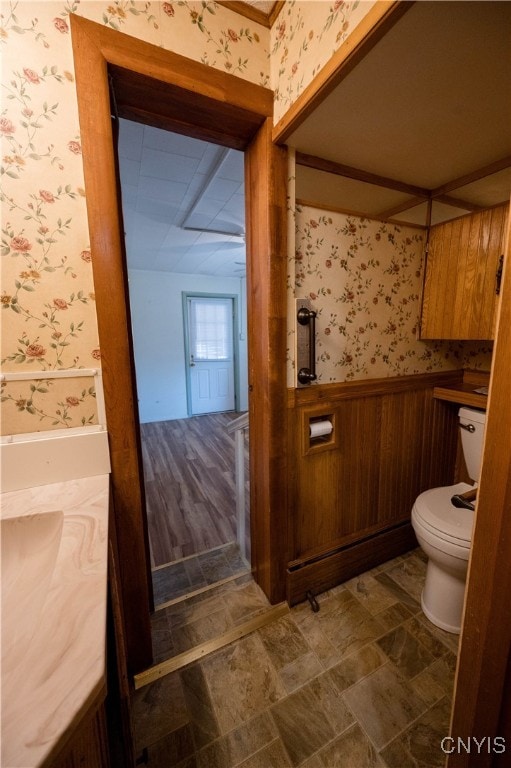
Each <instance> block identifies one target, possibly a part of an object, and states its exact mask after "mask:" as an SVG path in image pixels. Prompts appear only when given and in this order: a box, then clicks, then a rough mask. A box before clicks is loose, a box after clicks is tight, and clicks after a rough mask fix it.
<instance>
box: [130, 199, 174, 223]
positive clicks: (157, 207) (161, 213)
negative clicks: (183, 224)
mask: <svg viewBox="0 0 511 768" xmlns="http://www.w3.org/2000/svg"><path fill="white" fill-rule="evenodd" d="M136 210H137V211H138V212H139V213H143V214H144V215H145V216H147V217H149V218H150V219H153V220H154V221H159V222H161V223H165V224H167V226H171V225H172V224H175V219H176V218H177V216H178V214H179V206H178V205H177V204H176V203H168V202H166V201H164V200H155V199H154V198H150V197H143V196H142V195H139V196H138V199H137V204H136Z"/></svg>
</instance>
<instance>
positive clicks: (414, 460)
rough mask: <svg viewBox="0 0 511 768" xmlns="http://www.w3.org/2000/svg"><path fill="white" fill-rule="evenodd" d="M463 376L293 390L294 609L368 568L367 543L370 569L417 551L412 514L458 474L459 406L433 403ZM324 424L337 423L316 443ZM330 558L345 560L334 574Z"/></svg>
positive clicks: (290, 411)
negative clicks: (316, 424) (360, 549)
mask: <svg viewBox="0 0 511 768" xmlns="http://www.w3.org/2000/svg"><path fill="white" fill-rule="evenodd" d="M461 375H462V374H461V372H454V373H452V372H451V373H447V374H426V375H417V376H405V377H399V378H393V379H380V380H371V381H366V382H350V383H345V384H334V385H331V384H327V385H318V386H313V387H310V388H307V389H302V390H296V391H293V392H290V393H289V399H288V418H289V425H288V429H289V457H290V461H291V464H292V466H291V482H290V489H291V490H290V493H291V499H290V507H289V509H290V534H291V551H292V554H291V558H290V564H289V568H288V598H289V599H290V601H291V602H296V601H297V600H298V599H303V596H304V594H305V592H306V591H307V588H309V589H311V590H312V591H313V592H315V591H316V592H317V591H321V590H322V589H325V588H327V586H328V585H329V586H331V585H332V584H331V583H330V584H329V582H331V581H332V580H333V579H335V578H336V576H338V577H342V578H349V577H350V575H354V573H352V571H356V569H357V568H358V569H359V570H360V569H361V570H365V568H363V567H362V568H361V562H360V556H359V555H355V553H354V547H357V546H359V545H360V544H361V543H362V542H365V545H364V556H363V560H364V563H367V567H371V566H372V565H373V564H375V562H376V561H378V560H379V561H380V562H381V561H383V560H384V559H388V558H389V557H392V556H394V555H395V554H397V553H398V550H400V551H404V549H407V548H409V547H410V546H413V545H414V538H413V533H412V531H411V527H410V515H411V509H412V506H413V503H414V501H415V499H416V497H417V496H418V494H419V493H421V492H422V491H424V490H426V489H427V488H432V487H435V486H439V485H449V484H450V483H452V482H453V481H454V475H455V466H456V448H457V431H458V430H457V423H458V421H457V410H458V407H457V406H456V405H455V404H454V403H448V402H445V401H443V400H438V399H436V398H434V397H433V388H434V386H435V385H438V384H440V383H443V384H446V383H449V382H450V383H456V381H457V380H459V378H460V376H461ZM320 417H324V418H328V419H330V420H332V422H333V426H334V428H333V432H332V434H331V435H329V436H328V437H327V438H326V439H321V440H320V441H318V442H317V443H315V441H311V440H310V438H309V422H310V420H311V419H313V420H314V419H317V418H320ZM392 531H394V532H395V533H394V534H393V535H390V534H391V532H392ZM371 542H372V543H371ZM384 542H385V544H384ZM342 552H344V553H345V555H344V557H342ZM348 553H349V554H348ZM340 554H341V557H339V556H340ZM332 557H333V558H335V559H336V562H337V563H338V567H336V568H334V569H332V565H331V563H330V564H328V562H326V561H328V559H329V558H332ZM351 560H352V561H353V563H352V565H350V564H349V563H350V562H351ZM347 563H348V565H346V564H347ZM362 565H363V563H362ZM304 568H306V571H305V572H304V571H303V569H304ZM304 573H308V577H307V578H304ZM346 574H348V575H346ZM339 580H341V578H339Z"/></svg>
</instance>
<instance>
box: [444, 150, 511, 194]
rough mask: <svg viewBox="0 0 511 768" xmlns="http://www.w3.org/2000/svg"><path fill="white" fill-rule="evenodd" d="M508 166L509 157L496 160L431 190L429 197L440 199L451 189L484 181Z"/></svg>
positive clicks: (510, 161)
mask: <svg viewBox="0 0 511 768" xmlns="http://www.w3.org/2000/svg"><path fill="white" fill-rule="evenodd" d="M510 166H511V156H508V157H503V158H502V160H497V161H496V162H494V163H490V164H489V165H484V166H483V167H482V168H479V169H478V170H477V171H472V173H467V174H466V175H465V176H460V177H459V178H457V179H453V181H449V182H447V184H443V185H442V186H441V187H437V188H436V189H432V190H431V196H432V197H434V198H438V197H441V196H442V195H446V194H447V193H448V192H451V191H452V190H453V189H459V188H460V187H465V186H466V185H467V184H472V182H474V181H479V179H484V177H485V176H491V175H492V174H494V173H498V172H499V171H504V170H505V169H506V168H509V167H510Z"/></svg>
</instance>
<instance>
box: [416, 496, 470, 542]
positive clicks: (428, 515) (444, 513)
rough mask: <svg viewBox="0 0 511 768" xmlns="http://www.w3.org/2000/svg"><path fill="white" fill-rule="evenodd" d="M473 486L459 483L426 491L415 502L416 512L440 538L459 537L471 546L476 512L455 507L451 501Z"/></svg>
mask: <svg viewBox="0 0 511 768" xmlns="http://www.w3.org/2000/svg"><path fill="white" fill-rule="evenodd" d="M471 487H472V486H470V485H467V483H457V485H449V486H446V487H442V488H432V489H431V490H429V491H424V493H421V494H420V496H419V497H418V498H417V500H416V502H415V512H416V514H417V516H418V517H419V519H420V520H421V522H422V523H423V524H425V525H426V527H427V528H430V529H431V530H433V531H434V532H435V533H437V535H438V536H439V537H440V538H446V539H447V538H453V539H458V540H460V543H461V542H466V546H470V541H471V539H472V524H473V522H474V512H473V511H472V510H471V509H464V508H459V507H455V506H454V505H453V504H452V503H451V497H452V496H454V495H455V494H457V493H464V492H465V491H468V490H470V488H471Z"/></svg>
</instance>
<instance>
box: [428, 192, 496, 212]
mask: <svg viewBox="0 0 511 768" xmlns="http://www.w3.org/2000/svg"><path fill="white" fill-rule="evenodd" d="M431 197H432V199H433V200H434V201H435V203H443V204H444V205H452V206H453V208H464V209H465V210H466V211H483V210H484V209H485V206H484V205H478V204H477V203H469V201H468V200H462V199H461V198H460V197H453V196H452V195H435V196H433V194H432V195H431Z"/></svg>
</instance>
